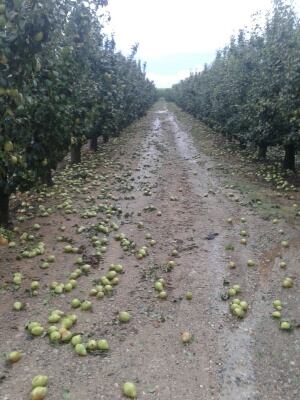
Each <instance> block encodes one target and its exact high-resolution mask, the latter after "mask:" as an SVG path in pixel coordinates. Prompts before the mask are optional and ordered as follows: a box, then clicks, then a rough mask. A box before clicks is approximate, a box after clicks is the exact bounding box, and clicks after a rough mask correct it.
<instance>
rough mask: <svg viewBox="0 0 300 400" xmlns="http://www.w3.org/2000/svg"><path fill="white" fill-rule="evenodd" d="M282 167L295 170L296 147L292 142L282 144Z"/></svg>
mask: <svg viewBox="0 0 300 400" xmlns="http://www.w3.org/2000/svg"><path fill="white" fill-rule="evenodd" d="M284 151H285V155H284V160H283V168H285V169H290V170H291V171H296V148H295V145H294V144H286V145H285V146H284Z"/></svg>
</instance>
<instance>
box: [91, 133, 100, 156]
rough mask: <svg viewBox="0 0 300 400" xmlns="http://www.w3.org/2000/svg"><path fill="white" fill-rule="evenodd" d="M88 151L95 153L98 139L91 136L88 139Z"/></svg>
mask: <svg viewBox="0 0 300 400" xmlns="http://www.w3.org/2000/svg"><path fill="white" fill-rule="evenodd" d="M90 150H91V151H94V152H96V151H97V150H98V137H97V136H92V137H91V139H90Z"/></svg>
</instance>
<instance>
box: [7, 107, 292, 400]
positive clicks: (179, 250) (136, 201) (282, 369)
mask: <svg viewBox="0 0 300 400" xmlns="http://www.w3.org/2000/svg"><path fill="white" fill-rule="evenodd" d="M176 115H177V114H176ZM176 115H175V113H174V112H173V111H172V108H170V107H169V105H168V104H166V103H164V102H159V103H157V104H156V105H155V107H154V108H153V109H152V110H151V111H150V112H149V113H148V115H147V116H146V117H145V118H144V119H143V120H141V121H139V122H138V123H136V124H135V125H133V126H132V127H131V128H130V131H128V132H125V133H124V135H123V136H121V137H120V138H117V139H115V140H114V141H112V143H110V144H108V145H107V146H105V147H104V148H103V150H101V151H100V152H99V154H98V155H97V156H94V155H91V154H89V153H87V154H86V157H85V162H84V164H83V166H82V167H78V168H77V169H76V168H75V169H69V170H68V169H67V170H65V171H61V172H60V173H59V174H58V175H57V177H56V180H55V183H56V186H55V187H54V188H52V189H48V190H47V191H45V193H40V194H33V195H32V197H30V198H29V197H27V198H24V202H23V210H21V211H22V212H21V213H19V215H21V216H22V215H25V216H27V217H28V219H25V221H24V222H22V223H21V222H20V223H17V224H16V225H17V226H18V227H19V230H20V232H19V233H17V234H16V237H15V238H14V239H12V240H14V241H15V243H16V246H15V247H11V248H5V249H4V248H3V249H2V248H1V253H0V262H1V269H0V273H1V291H0V311H1V314H0V327H1V329H0V353H1V354H2V355H3V357H2V362H1V371H0V398H1V400H11V399H16V400H24V399H27V398H29V393H30V389H31V380H32V378H33V377H34V376H35V375H38V374H45V375H48V376H49V388H48V395H47V398H49V399H53V400H58V399H63V400H68V399H70V400H82V399H87V400H95V399H105V400H108V399H110V400H111V399H122V398H123V395H122V385H123V383H124V382H125V381H132V382H135V384H136V387H137V390H138V399H149V400H150V399H162V400H179V399H181V400H182V399H184V400H200V399H203V400H206V399H207V400H227V399H228V400H229V399H231V400H232V399H233V400H246V399H249V400H250V399H251V400H255V399H257V400H258V399H259V400H267V399H268V400H269V399H272V400H279V399H283V398H284V399H290V400H293V399H295V400H296V399H298V398H299V389H300V387H299V365H300V342H299V329H298V328H297V324H298V323H299V321H300V311H299V301H298V294H299V290H298V287H299V268H298V267H299V253H298V252H297V248H299V247H297V245H299V231H298V230H297V229H296V228H295V227H293V228H292V227H290V226H288V225H287V224H286V223H285V222H284V220H283V219H280V220H279V223H278V224H272V222H271V221H268V220H264V219H262V218H261V217H260V216H259V214H258V213H257V212H256V211H253V210H251V209H248V208H247V207H245V206H244V205H243V204H244V202H243V198H242V196H240V199H238V200H239V201H237V199H236V197H230V196H228V190H227V189H225V188H224V183H223V181H222V178H221V177H220V175H218V176H217V175H216V173H215V164H214V161H213V160H212V158H209V157H208V156H206V155H205V154H204V153H203V152H202V149H201V141H199V143H200V145H199V146H200V147H199V148H198V145H196V144H195V143H194V142H193V139H192V136H191V133H190V130H191V126H190V125H189V124H187V123H186V122H185V121H184V120H181V119H180V118H178V117H176ZM178 115H179V114H178ZM28 196H29V195H28ZM39 205H40V207H39ZM41 206H42V207H41ZM43 207H44V208H43ZM49 208H50V210H49ZM47 209H48V211H47ZM45 210H46V215H47V213H48V214H49V216H46V217H42V216H41V215H45ZM228 220H229V221H231V222H228ZM34 224H38V225H39V226H40V228H38V227H37V226H35V229H34V228H33V227H34ZM280 229H282V230H283V232H284V234H281V233H280V232H279V230H280ZM242 231H245V232H242ZM24 232H25V233H28V234H29V235H33V237H32V238H31V240H29V239H28V237H26V235H24ZM241 233H242V236H241ZM22 235H23V236H22ZM243 235H246V236H243ZM243 238H244V239H245V238H246V242H247V244H242V243H241V239H243ZM283 238H284V239H286V240H288V241H289V244H290V245H289V247H288V248H283V247H282V246H281V244H280V243H281V241H282V240H283ZM38 242H44V248H45V253H44V254H42V255H38V254H37V255H36V256H35V257H31V258H27V257H18V256H19V255H20V254H21V253H22V252H24V250H25V251H29V252H30V251H32V249H34V248H35V247H36V243H38ZM134 243H135V247H134ZM66 246H71V247H72V249H73V250H74V248H75V251H76V248H77V253H76V252H75V253H74V252H66V251H69V250H70V249H68V248H66ZM143 246H146V249H145V248H143ZM145 253H146V254H145ZM23 254H24V253H23ZM50 255H54V256H55V260H54V262H49V263H48V266H46V268H40V267H41V266H44V267H45V265H43V262H45V261H46V259H47V258H48V257H49V256H50ZM16 257H17V259H16ZM249 260H253V262H254V266H252V267H249V266H248V265H247V264H248V261H249ZM170 261H174V263H175V266H173V263H172V262H171V263H170ZM282 261H285V262H286V264H287V268H286V269H280V268H279V263H280V262H282ZM229 262H234V263H235V265H236V268H229V266H228V264H229ZM86 264H88V265H90V266H91V268H90V270H89V268H86V267H83V266H84V265H86ZM111 264H114V265H116V264H121V265H122V266H123V269H124V273H117V278H118V280H117V281H113V280H112V276H111V277H110V278H109V280H110V282H107V281H105V279H104V278H103V277H104V276H108V275H107V273H108V271H109V268H110V265H111ZM232 265H233V264H232ZM111 268H112V269H114V267H111ZM76 269H77V270H78V269H79V271H77V273H76ZM84 270H86V271H84ZM74 271H75V272H74ZM15 272H21V273H22V275H23V279H22V282H21V284H20V285H14V284H12V283H11V281H12V277H13V273H15ZM70 274H71V278H73V279H74V280H75V281H76V282H77V285H76V287H75V285H74V287H73V288H72V289H70V292H69V291H68V290H69V288H68V286H66V284H67V283H68V280H69V278H70ZM76 274H77V275H78V276H77V277H76ZM113 275H115V274H113ZM286 276H289V277H292V278H293V282H294V286H293V287H292V288H290V289H284V288H282V286H281V284H282V280H283V279H284V277H286ZM75 277H76V278H75ZM115 277H116V276H114V278H115ZM101 278H102V281H101V282H99V280H101ZM160 278H163V280H164V283H163V286H164V291H165V292H166V293H167V298H166V299H160V298H159V294H158V293H159V292H158V291H157V290H155V288H154V286H155V283H156V282H157V281H158V279H160ZM107 279H108V278H107V277H106V280H107ZM34 280H37V281H38V282H39V289H38V291H37V293H36V295H32V290H31V291H30V290H28V289H29V288H30V285H31V282H32V281H34ZM52 282H56V284H55V285H52V286H53V287H54V288H56V287H57V286H59V284H60V283H64V284H65V286H64V287H63V288H62V293H61V294H56V293H54V292H55V289H54V290H53V289H51V288H50V285H51V283H52ZM112 282H113V283H115V285H112ZM107 284H109V286H112V290H111V289H110V288H107ZM234 285H240V288H241V291H240V293H238V294H236V295H235V296H234V297H238V298H239V299H240V300H245V301H246V302H247V303H248V304H249V308H248V310H247V311H246V313H245V316H244V318H241V319H239V318H237V317H236V316H234V315H232V313H231V312H230V302H231V301H232V298H230V299H228V295H227V293H228V289H229V288H232V286H234ZM66 288H67V289H68V290H66ZM92 288H94V289H95V293H99V292H101V293H102V292H103V293H104V295H103V296H104V297H103V298H100V297H102V295H99V296H98V297H99V298H97V297H96V296H90V295H89V294H90V291H91V289H92ZM56 291H58V292H59V291H60V289H56ZM187 292H192V295H193V296H192V300H187V299H186V293H187ZM95 293H94V294H95ZM33 294H35V293H33ZM234 297H233V298H234ZM75 298H78V299H79V300H80V301H81V302H82V301H83V300H88V301H91V302H92V308H91V310H88V311H84V310H83V309H81V308H82V307H81V308H76V309H74V308H72V307H71V301H72V300H73V299H75ZM275 299H280V300H281V302H282V304H283V310H282V315H283V316H284V318H285V319H287V320H289V321H292V323H293V325H294V327H295V329H294V330H292V331H291V332H285V331H282V330H280V329H279V322H278V321H275V320H274V319H272V318H271V317H270V315H271V313H272V312H273V311H274V309H273V306H272V303H273V301H274V300H275ZM17 300H18V301H20V302H21V303H22V304H24V305H25V307H24V309H23V310H21V311H15V310H13V304H14V302H15V301H17ZM57 309H59V310H61V311H63V312H64V313H65V315H69V314H75V315H76V317H77V323H76V324H73V326H72V327H70V328H68V329H67V330H70V331H71V332H72V334H73V335H74V334H81V335H82V341H83V343H85V344H87V343H88V341H89V340H92V339H95V340H99V339H106V340H107V341H108V343H109V347H110V350H109V351H105V352H103V351H99V350H95V351H93V350H90V351H88V354H87V355H86V356H84V357H83V356H82V357H80V356H79V355H78V354H76V352H75V351H74V347H73V346H72V345H71V344H70V343H61V340H58V341H57V342H53V341H52V342H51V341H50V340H49V336H48V335H42V336H39V337H34V336H32V335H31V334H30V333H29V332H28V329H27V330H26V329H25V327H26V325H27V324H28V322H30V321H38V322H40V323H41V325H42V326H43V327H44V330H45V333H47V330H48V329H49V326H50V325H56V326H57V327H60V324H61V323H62V320H63V318H64V317H62V320H61V321H59V322H57V323H54V322H53V323H49V322H48V316H49V314H50V313H51V312H52V311H53V310H57ZM120 311H127V312H129V313H130V315H131V320H130V321H129V322H128V323H121V322H119V320H118V314H119V312H120ZM186 331H187V332H189V333H190V334H191V335H192V340H191V341H190V342H189V343H188V344H183V343H182V340H181V334H182V333H183V332H186ZM60 332H61V331H60ZM13 350H20V351H21V352H22V353H23V357H22V359H21V360H20V361H19V362H17V363H15V364H13V365H10V364H9V363H8V364H7V363H5V353H7V352H10V351H13Z"/></svg>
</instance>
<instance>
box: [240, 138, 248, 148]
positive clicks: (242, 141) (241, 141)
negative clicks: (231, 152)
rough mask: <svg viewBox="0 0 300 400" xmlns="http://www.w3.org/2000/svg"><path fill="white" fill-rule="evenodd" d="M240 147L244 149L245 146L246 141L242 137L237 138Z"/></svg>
mask: <svg viewBox="0 0 300 400" xmlns="http://www.w3.org/2000/svg"><path fill="white" fill-rule="evenodd" d="M239 143H240V149H241V150H245V149H246V148H247V143H246V142H245V141H244V140H243V139H239Z"/></svg>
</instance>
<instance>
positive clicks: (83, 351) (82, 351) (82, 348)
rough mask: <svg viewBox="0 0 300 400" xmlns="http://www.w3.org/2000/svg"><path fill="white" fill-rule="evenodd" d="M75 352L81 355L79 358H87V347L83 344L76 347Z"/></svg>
mask: <svg viewBox="0 0 300 400" xmlns="http://www.w3.org/2000/svg"><path fill="white" fill-rule="evenodd" d="M75 352H76V353H77V354H78V355H79V356H86V355H87V351H86V348H85V345H84V344H82V343H78V344H76V346H75Z"/></svg>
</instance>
